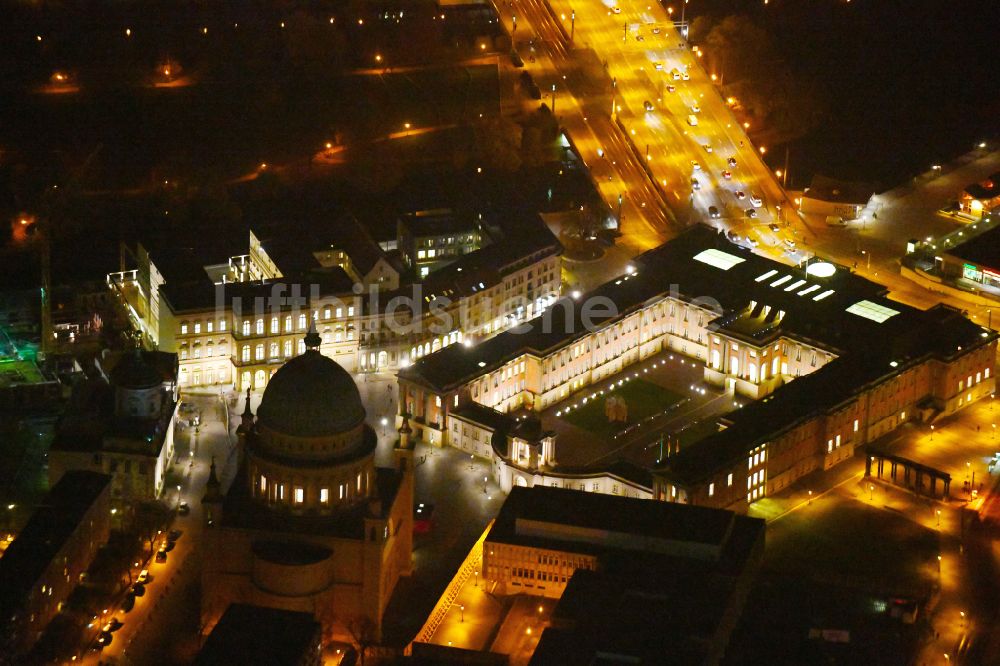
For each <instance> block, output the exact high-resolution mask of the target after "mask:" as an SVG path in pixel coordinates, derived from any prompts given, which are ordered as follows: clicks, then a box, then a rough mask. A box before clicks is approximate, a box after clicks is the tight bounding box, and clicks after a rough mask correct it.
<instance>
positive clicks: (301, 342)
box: [299, 340, 306, 354]
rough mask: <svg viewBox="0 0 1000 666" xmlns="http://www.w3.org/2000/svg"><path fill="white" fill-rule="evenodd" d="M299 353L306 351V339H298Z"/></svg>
mask: <svg viewBox="0 0 1000 666" xmlns="http://www.w3.org/2000/svg"><path fill="white" fill-rule="evenodd" d="M299 353H300V354H305V353H306V341H305V340H299Z"/></svg>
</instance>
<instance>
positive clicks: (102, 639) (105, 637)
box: [97, 631, 114, 650]
mask: <svg viewBox="0 0 1000 666" xmlns="http://www.w3.org/2000/svg"><path fill="white" fill-rule="evenodd" d="M112 640H114V637H113V636H112V635H111V632H110V631H102V632H101V635H100V636H98V637H97V646H98V647H99V648H100V649H102V650H103V649H104V648H106V647H107V646H109V645H111V641H112Z"/></svg>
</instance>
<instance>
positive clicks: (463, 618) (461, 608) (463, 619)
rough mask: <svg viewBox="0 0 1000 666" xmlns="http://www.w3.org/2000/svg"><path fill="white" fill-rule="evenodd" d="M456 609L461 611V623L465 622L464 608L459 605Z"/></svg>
mask: <svg viewBox="0 0 1000 666" xmlns="http://www.w3.org/2000/svg"><path fill="white" fill-rule="evenodd" d="M458 607H459V609H460V610H461V611H462V622H465V606H463V605H461V604H459V606H458Z"/></svg>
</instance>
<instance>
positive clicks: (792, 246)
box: [785, 238, 795, 250]
mask: <svg viewBox="0 0 1000 666" xmlns="http://www.w3.org/2000/svg"><path fill="white" fill-rule="evenodd" d="M785 245H787V246H788V249H789V250H794V249H795V241H793V240H792V239H791V238H786V239H785Z"/></svg>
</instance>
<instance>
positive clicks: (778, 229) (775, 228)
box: [767, 222, 781, 233]
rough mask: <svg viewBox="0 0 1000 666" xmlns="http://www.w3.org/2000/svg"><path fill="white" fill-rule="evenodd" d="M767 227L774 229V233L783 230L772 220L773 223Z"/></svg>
mask: <svg viewBox="0 0 1000 666" xmlns="http://www.w3.org/2000/svg"><path fill="white" fill-rule="evenodd" d="M767 228H768V229H770V230H771V231H773V232H774V233H778V232H779V231H781V227H779V226H778V225H777V224H775V223H774V222H772V223H771V224H769V225H767Z"/></svg>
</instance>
